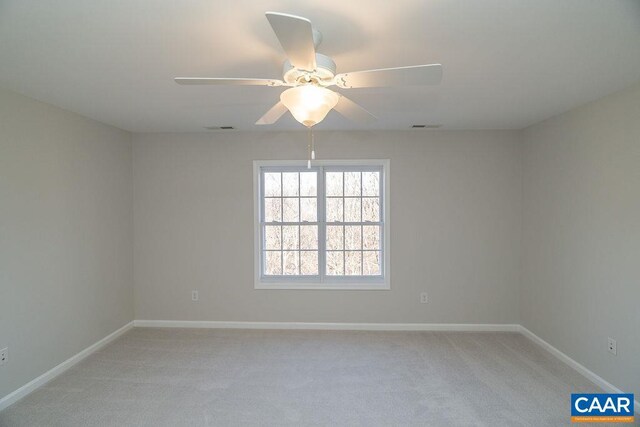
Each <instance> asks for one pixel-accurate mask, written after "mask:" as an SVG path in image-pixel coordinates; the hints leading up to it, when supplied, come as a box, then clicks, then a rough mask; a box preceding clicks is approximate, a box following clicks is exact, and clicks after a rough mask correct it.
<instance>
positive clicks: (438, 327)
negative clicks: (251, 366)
mask: <svg viewBox="0 0 640 427" xmlns="http://www.w3.org/2000/svg"><path fill="white" fill-rule="evenodd" d="M133 324H134V326H136V327H143V328H207V329H316V330H346V331H468V332H518V331H519V330H520V325H501V324H477V323H326V322H225V321H200V320H134V322H133Z"/></svg>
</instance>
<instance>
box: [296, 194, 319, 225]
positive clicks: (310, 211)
mask: <svg viewBox="0 0 640 427" xmlns="http://www.w3.org/2000/svg"><path fill="white" fill-rule="evenodd" d="M300 208H301V209H302V211H301V212H300V221H302V222H304V221H309V222H316V221H318V199H316V198H315V197H313V198H311V197H303V198H301V199H300Z"/></svg>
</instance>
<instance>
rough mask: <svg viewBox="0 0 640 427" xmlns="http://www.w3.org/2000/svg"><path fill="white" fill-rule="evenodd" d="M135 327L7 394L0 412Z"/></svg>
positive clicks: (115, 335) (73, 357) (89, 348)
mask: <svg viewBox="0 0 640 427" xmlns="http://www.w3.org/2000/svg"><path fill="white" fill-rule="evenodd" d="M133 326H134V322H129V323H127V324H126V325H124V326H123V327H121V328H120V329H118V330H116V331H114V332H112V333H110V334H109V335H107V336H106V337H104V338H102V339H101V340H100V341H98V342H96V343H94V344H92V345H90V346H89V347H87V348H85V349H84V350H82V351H80V352H79V353H77V354H75V355H73V356H71V357H70V358H68V359H67V360H65V361H64V362H62V363H60V364H59V365H57V366H55V367H54V368H52V369H49V370H48V371H47V372H45V373H44V374H42V375H40V376H39V377H37V378H35V379H33V380H31V381H29V382H28V383H27V384H25V385H23V386H22V387H20V388H19V389H17V390H15V391H13V392H11V393H9V394H7V395H6V396H4V397H3V398H1V399H0V411H2V410H3V409H5V408H7V407H9V406H10V405H12V404H14V403H15V402H17V401H18V400H20V399H22V398H23V397H25V396H26V395H27V394H29V393H31V392H32V391H34V390H36V389H37V388H39V387H41V386H43V385H44V384H46V383H47V382H49V381H51V380H52V379H54V378H55V377H57V376H58V375H60V374H62V373H63V372H65V371H66V370H67V369H69V368H71V367H72V366H74V365H76V364H77V363H78V362H80V361H82V360H83V359H84V358H86V357H87V356H89V355H91V354H92V353H95V352H96V351H98V350H100V349H101V348H102V347H104V346H105V345H107V344H109V343H110V342H111V341H113V340H115V339H116V338H118V337H119V336H120V335H122V334H124V333H125V332H127V331H128V330H129V329H131V328H133Z"/></svg>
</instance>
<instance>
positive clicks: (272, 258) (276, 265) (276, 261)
mask: <svg viewBox="0 0 640 427" xmlns="http://www.w3.org/2000/svg"><path fill="white" fill-rule="evenodd" d="M281 254H282V252H279V251H267V252H265V253H264V274H266V275H267V276H277V275H280V274H282V263H281V258H280V257H281Z"/></svg>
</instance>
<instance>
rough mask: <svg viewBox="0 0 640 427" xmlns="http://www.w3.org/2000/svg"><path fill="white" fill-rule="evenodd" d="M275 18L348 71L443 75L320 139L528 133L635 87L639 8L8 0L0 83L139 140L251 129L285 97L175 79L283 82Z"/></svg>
mask: <svg viewBox="0 0 640 427" xmlns="http://www.w3.org/2000/svg"><path fill="white" fill-rule="evenodd" d="M265 11H277V12H286V13H292V14H296V15H301V16H304V17H307V18H309V19H310V20H311V21H312V22H313V24H314V26H315V27H316V28H317V29H319V30H320V31H321V32H322V33H323V35H324V42H323V44H322V45H321V46H320V48H319V51H320V52H322V53H324V54H327V55H330V56H332V57H333V59H334V60H335V62H336V63H337V65H338V72H346V71H357V70H362V69H371V68H384V67H393V66H402V65H416V64H425V63H441V64H443V67H444V77H443V81H442V84H441V85H440V86H437V87H424V88H422V87H421V88H416V87H408V88H384V89H383V88H376V89H352V90H350V91H348V93H349V97H350V98H352V99H353V100H354V101H356V102H359V103H360V104H361V105H363V106H364V107H365V108H367V109H368V110H370V111H371V112H372V113H374V114H375V115H377V116H378V117H380V120H379V121H378V122H376V123H375V124H373V125H358V124H354V123H351V122H349V121H347V120H346V119H344V118H342V117H341V116H340V115H339V114H338V113H335V112H331V113H330V114H329V116H328V117H327V119H326V120H325V121H324V122H323V123H320V124H319V125H318V128H319V129H406V128H408V127H409V126H410V125H411V124H442V125H443V128H445V129H505V128H506V129H514V128H515V129H518V128H522V127H525V126H527V125H530V124H533V123H536V122H538V121H540V120H543V119H545V118H547V117H550V116H553V115H555V114H558V113H561V112H563V111H566V110H568V109H570V108H572V107H575V106H577V105H580V104H583V103H585V102H587V101H590V100H592V99H596V98H599V97H601V96H604V95H606V94H608V93H611V92H613V91H616V90H618V89H621V88H623V87H625V86H628V85H630V84H632V83H634V82H636V81H638V80H640V1H639V0H609V1H605V0H562V1H558V0H512V1H505V0H482V1H478V0H458V1H456V0H430V1H425V0H394V1H384V0H375V1H374V0H323V1H304V2H303V1H300V0H271V1H262V0H232V1H216V0H208V1H205V0H180V1H178V0H153V1H152V0H110V1H97V0H93V1H77V0H76V1H72V0H58V1H50V2H43V1H24V0H1V1H0V86H2V87H5V88H7V89H11V90H14V91H17V92H20V93H23V94H25V95H27V96H31V97H33V98H36V99H38V100H41V101H45V102H48V103H51V104H54V105H58V106H60V107H63V108H66V109H68V110H71V111H74V112H77V113H80V114H83V115H85V116H88V117H91V118H94V119H96V120H99V121H102V122H105V123H108V124H111V125H114V126H117V127H119V128H122V129H126V130H130V131H136V132H167V131H172V132H181V131H195V132H199V131H204V130H203V127H205V126H216V125H232V126H234V127H236V128H239V129H256V128H257V127H256V126H254V124H253V123H254V122H255V121H256V119H258V118H259V117H260V116H261V115H262V114H263V113H264V112H265V111H266V110H267V109H269V108H270V107H271V105H273V104H274V103H275V102H276V101H277V100H278V97H279V93H280V91H281V90H282V89H278V88H269V87H214V86H208V87H185V86H178V85H177V84H175V83H174V82H173V77H174V76H197V77H264V78H280V77H281V64H282V61H284V59H285V57H284V54H283V52H282V51H281V49H280V47H279V44H278V41H277V39H276V37H275V35H274V34H273V32H272V31H271V28H270V26H269V23H268V22H267V20H266V18H265V17H264V12H265ZM300 128H301V125H299V124H298V123H297V122H295V121H294V120H293V119H292V118H291V116H290V115H289V114H287V115H286V116H285V117H284V118H283V119H282V120H281V121H280V122H279V123H278V124H277V125H275V126H272V127H268V129H269V130H271V129H279V130H280V129H300ZM259 129H261V130H262V129H265V128H264V127H260V128H259Z"/></svg>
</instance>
